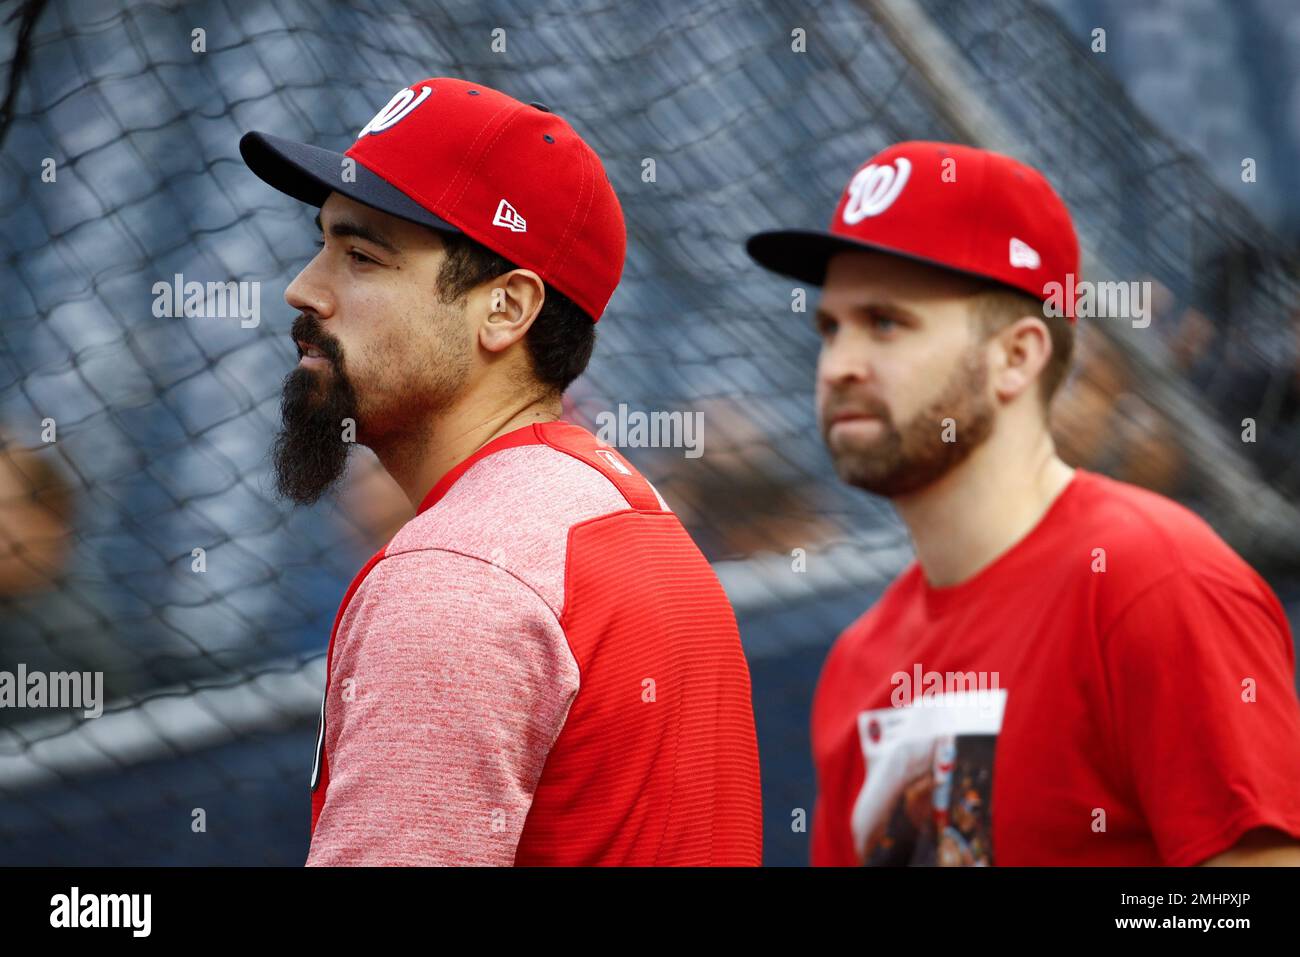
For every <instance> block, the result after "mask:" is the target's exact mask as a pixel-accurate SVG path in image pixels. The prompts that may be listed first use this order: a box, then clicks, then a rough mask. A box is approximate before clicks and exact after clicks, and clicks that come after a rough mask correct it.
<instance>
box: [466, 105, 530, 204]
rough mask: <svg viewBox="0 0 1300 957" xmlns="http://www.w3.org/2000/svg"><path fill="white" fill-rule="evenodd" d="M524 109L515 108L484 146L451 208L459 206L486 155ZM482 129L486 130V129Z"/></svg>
mask: <svg viewBox="0 0 1300 957" xmlns="http://www.w3.org/2000/svg"><path fill="white" fill-rule="evenodd" d="M526 109H527V107H523V106H521V107H518V108H516V109H515V112H514V115H513V116H511V117H510V118H509V119H507V120H506V121H505V122H504V123H502V124H501V128H500V129H499V130H497V132H496V135H495V136H493V137H492V140H491V141H490V142H489V143H488V144H487V145H486V146H484V147H483V150H482V152H481V153H479V158H478V162H477V163H476V164H474V169H473V170H471V171H470V173H469V175H468V176H466V177H465V184H464V185H463V186H461V188H460V192H459V193H457V194H456V198H455V199H454V200H452V202H451V205H452V207H455V206H457V205H459V204H460V201H461V200H462V199H463V198H464V197H465V192H466V191H467V190H468V189H469V186H470V183H472V182H474V177H475V175H476V174H477V173H478V171H479V168H480V167H482V165H483V164H484V163H485V162H487V158H488V154H489V153H491V152H492V147H494V146H496V144H497V140H499V139H501V137H502V136H504V135H505V133H506V130H508V129H510V127H511V125H512V124H513V123H514V122H515V120H517V119H518V118H519V117H520V116H522V115H523V112H524V110H526ZM498 115H500V113H499V111H498V113H497V114H495V115H493V117H492V118H493V119H494V120H495V119H496V117H497V116H498ZM484 128H485V129H486V127H484ZM482 135H483V133H482V131H480V132H479V136H482ZM474 139H475V140H476V141H477V140H478V136H476V137H475V138H474ZM471 154H472V147H471ZM457 175H458V176H459V175H460V174H459V172H458V173H457ZM447 188H448V189H450V188H451V186H450V185H448V187H447ZM502 198H504V197H502Z"/></svg>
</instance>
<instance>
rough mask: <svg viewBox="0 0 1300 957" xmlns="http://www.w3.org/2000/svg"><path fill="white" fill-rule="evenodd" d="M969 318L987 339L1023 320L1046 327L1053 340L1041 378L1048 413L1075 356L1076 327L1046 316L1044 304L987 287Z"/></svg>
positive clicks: (1040, 390) (1017, 293)
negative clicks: (1029, 318)
mask: <svg viewBox="0 0 1300 957" xmlns="http://www.w3.org/2000/svg"><path fill="white" fill-rule="evenodd" d="M970 316H971V320H972V321H973V323H974V325H975V327H976V329H977V330H978V332H979V333H980V335H981V336H982V337H983V338H984V339H988V338H989V337H990V336H994V335H996V334H997V333H999V332H1001V331H1002V330H1003V329H1005V328H1006V327H1007V326H1009V325H1011V323H1013V322H1015V321H1016V320H1017V319H1020V318H1023V317H1024V316H1036V317H1038V318H1039V319H1042V320H1043V322H1044V323H1046V325H1047V333H1048V335H1049V336H1050V337H1051V340H1052V355H1051V357H1050V358H1049V359H1048V360H1047V365H1045V366H1043V371H1042V374H1041V375H1040V376H1039V377H1038V394H1039V397H1040V398H1041V399H1042V400H1043V408H1044V409H1046V408H1047V406H1048V405H1049V404H1051V401H1052V397H1053V396H1054V395H1056V391H1057V389H1059V388H1060V387H1061V383H1062V382H1064V381H1065V377H1066V374H1067V373H1068V372H1069V371H1070V357H1071V356H1072V355H1073V354H1074V324H1073V323H1071V322H1070V320H1069V319H1066V318H1065V317H1064V316H1049V315H1047V313H1046V310H1045V309H1044V308H1043V303H1042V300H1040V299H1037V298H1035V297H1034V296H1031V295H1029V294H1028V293H1025V292H1020V291H1019V290H1016V289H1012V288H1010V287H1009V286H999V285H989V286H986V287H985V288H984V289H982V290H980V291H979V292H977V293H976V294H975V295H974V296H972V297H971V305H970Z"/></svg>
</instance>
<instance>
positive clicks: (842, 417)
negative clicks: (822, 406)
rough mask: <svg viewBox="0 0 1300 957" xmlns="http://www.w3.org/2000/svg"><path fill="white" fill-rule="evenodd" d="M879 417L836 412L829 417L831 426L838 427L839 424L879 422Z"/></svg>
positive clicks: (866, 413)
mask: <svg viewBox="0 0 1300 957" xmlns="http://www.w3.org/2000/svg"><path fill="white" fill-rule="evenodd" d="M879 421H880V416H878V415H871V414H870V413H869V412H837V413H836V414H835V415H833V416H831V425H839V424H840V423H841V422H879Z"/></svg>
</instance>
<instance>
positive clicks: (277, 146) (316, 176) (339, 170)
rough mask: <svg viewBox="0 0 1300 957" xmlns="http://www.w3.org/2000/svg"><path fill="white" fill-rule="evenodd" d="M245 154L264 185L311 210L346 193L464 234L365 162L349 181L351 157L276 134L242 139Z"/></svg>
mask: <svg viewBox="0 0 1300 957" xmlns="http://www.w3.org/2000/svg"><path fill="white" fill-rule="evenodd" d="M239 155H240V156H242V157H243V158H244V163H245V164H247V166H248V168H249V169H251V170H252V171H253V172H254V173H256V174H257V176H258V178H259V179H261V180H262V181H263V182H265V183H266V184H268V185H269V186H273V187H275V188H276V189H278V190H279V191H280V192H282V193H284V194H286V195H288V196H292V197H293V198H294V199H296V200H298V201H300V202H303V203H307V204H308V205H310V206H316V207H320V206H324V205H325V200H327V199H329V195H330V193H341V194H342V195H344V196H346V197H347V198H348V199H352V200H355V201H356V202H358V203H362V204H364V205H366V206H370V207H372V208H374V209H377V210H379V211H380V212H383V213H389V214H390V215H393V216H397V217H400V218H401V219H405V220H408V221H410V222H412V223H418V224H420V225H421V226H428V227H429V228H430V229H440V230H443V231H445V232H453V233H458V232H460V231H461V230H460V229H459V228H457V227H456V226H453V225H452V224H451V223H449V222H447V221H446V220H444V219H442V218H440V217H438V216H435V215H434V214H433V213H431V212H429V211H428V210H427V209H425V208H424V207H423V206H421V205H420V204H419V203H417V202H416V201H415V200H413V199H411V197H409V196H407V195H406V194H405V193H403V192H402V191H401V190H400V189H398V188H397V187H396V186H394V185H393V184H392V183H390V182H388V181H387V180H386V179H384V178H382V177H381V176H379V175H378V174H377V173H374V172H372V171H371V170H369V169H367V168H366V167H365V166H362V165H361V164H360V163H359V162H358V163H354V164H353V165H354V168H355V172H356V178H355V180H349V181H345V180H344V179H343V171H344V169H345V167H344V161H345V160H347V159H348V157H346V156H344V155H343V154H342V153H336V152H334V151H333V150H326V149H321V148H320V147H319V146H308V145H307V144H306V143H295V142H294V141H293V140H286V139H284V138H283V137H279V136H272V135H271V134H270V133H258V132H251V133H245V134H244V135H243V136H242V137H241V138H240V140H239Z"/></svg>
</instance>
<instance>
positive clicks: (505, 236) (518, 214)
mask: <svg viewBox="0 0 1300 957" xmlns="http://www.w3.org/2000/svg"><path fill="white" fill-rule="evenodd" d="M239 152H240V155H241V156H243V158H244V162H245V163H247V164H248V167H249V168H250V169H251V170H252V171H253V172H254V173H256V174H257V175H258V176H259V177H261V178H262V179H263V180H265V181H266V182H267V183H269V184H270V185H272V186H274V187H275V188H276V189H278V190H280V191H281V192H283V193H287V194H288V195H290V196H292V197H293V198H294V199H298V200H301V201H302V202H304V203H309V204H311V205H312V206H322V205H324V203H325V200H326V199H328V198H329V194H330V193H331V192H337V193H341V194H342V195H344V196H347V197H348V198H349V199H354V200H356V201H357V202H359V203H364V204H365V205H367V206H371V207H373V208H375V209H378V210H380V211H382V212H385V213H390V214H392V215H394V216H398V217H401V218H402V219H406V220H409V221H411V222H413V223H419V224H421V225H423V226H429V227H431V228H433V229H439V230H444V231H449V232H458V233H464V234H465V235H467V236H469V237H470V238H472V239H474V240H477V241H478V242H480V243H482V244H483V245H484V246H486V247H488V248H489V249H491V250H493V251H494V252H496V253H498V254H499V255H501V256H504V257H505V258H506V259H508V260H510V261H511V262H513V263H515V264H517V265H519V266H522V267H524V268H526V269H531V270H533V271H534V272H536V273H537V274H538V275H539V276H541V277H542V280H543V281H544V282H546V283H547V284H548V285H552V286H554V287H555V288H556V289H558V290H559V291H560V292H562V293H564V294H565V295H566V296H568V297H569V298H570V299H572V300H573V301H574V303H576V304H577V305H578V307H579V308H581V309H582V310H583V311H584V312H585V313H587V315H589V316H591V319H592V321H593V322H596V321H598V320H599V319H600V316H601V313H603V312H604V311H605V305H606V304H607V303H608V302H609V297H610V296H612V295H613V294H614V288H615V287H616V286H617V285H618V281H619V278H620V276H622V274H623V256H624V252H625V251H626V247H627V231H626V229H625V227H624V225H623V210H622V208H621V207H620V206H619V202H618V197H617V196H615V195H614V188H613V187H612V186H611V185H610V183H609V178H608V176H606V174H605V168H604V167H603V166H602V165H601V162H600V158H599V157H598V156H597V155H596V153H595V151H594V150H592V148H591V147H590V146H588V145H587V144H586V143H585V142H583V140H582V138H581V137H580V136H578V134H577V133H575V132H574V131H573V127H571V126H570V125H569V124H568V123H566V122H565V121H564V120H562V119H561V118H560V117H558V116H556V115H555V114H554V113H552V112H550V111H549V110H548V109H547V108H546V107H545V106H543V105H542V104H540V103H528V104H525V103H521V102H519V101H518V100H515V99H512V98H511V97H509V96H506V95H505V94H504V93H500V92H498V91H496V90H493V89H491V88H490V87H486V86H483V85H482V84H480V83H467V82H465V81H464V80H456V79H450V78H447V77H433V78H431V79H427V80H421V81H420V82H418V83H413V84H411V86H409V87H407V88H406V89H404V90H399V91H398V92H397V93H396V94H395V95H394V96H393V98H392V99H391V100H389V101H388V103H387V104H386V105H385V106H384V107H383V108H382V109H381V110H380V111H379V112H378V113H376V114H375V115H374V117H373V118H372V119H371V120H370V122H369V123H367V124H366V125H365V126H364V127H363V128H362V130H361V132H360V133H359V134H358V135H357V140H356V142H355V143H353V144H352V146H351V147H350V148H349V149H348V150H347V152H346V153H336V152H334V151H332V150H327V149H322V148H320V147H318V146H309V145H307V144H305V143H295V142H292V141H291V140H286V139H282V138H281V137H278V136H272V135H270V134H269V133H259V132H251V133H245V134H244V136H243V137H242V138H241V139H240V141H239ZM348 159H351V160H354V161H355V162H353V163H348V162H347V160H348Z"/></svg>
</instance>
